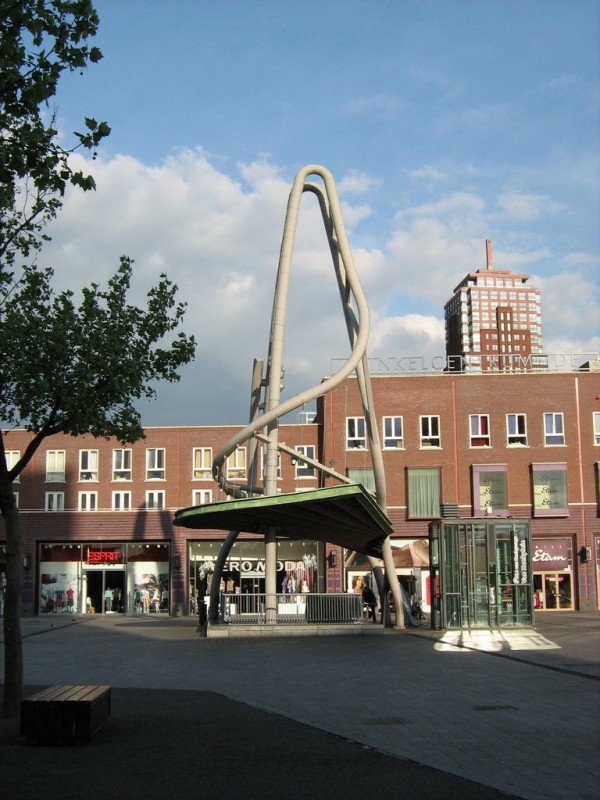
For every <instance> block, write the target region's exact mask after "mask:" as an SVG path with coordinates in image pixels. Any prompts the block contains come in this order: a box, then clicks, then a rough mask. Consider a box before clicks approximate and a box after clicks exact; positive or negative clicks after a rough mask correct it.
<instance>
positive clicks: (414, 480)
mask: <svg viewBox="0 0 600 800" xmlns="http://www.w3.org/2000/svg"><path fill="white" fill-rule="evenodd" d="M348 477H349V478H351V479H352V480H353V481H355V482H356V483H362V485H363V486H365V488H367V489H374V488H375V478H374V475H373V470H372V469H349V470H348ZM406 479H407V508H408V516H409V517H410V518H415V519H423V518H424V519H431V518H435V517H439V516H440V509H441V503H442V496H441V487H442V469H441V467H408V468H407V470H406ZM471 482H472V487H471V488H472V493H473V514H474V516H488V515H492V516H499V517H502V516H508V514H509V504H508V467H507V465H506V464H486V465H473V466H472V467H471ZM567 486H568V484H567V465H566V464H565V463H545V464H532V465H531V497H532V506H533V516H534V517H558V516H561V517H562V516H568V514H569V504H568V497H567Z"/></svg>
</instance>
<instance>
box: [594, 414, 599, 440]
mask: <svg viewBox="0 0 600 800" xmlns="http://www.w3.org/2000/svg"><path fill="white" fill-rule="evenodd" d="M594 444H595V445H600V411H594Z"/></svg>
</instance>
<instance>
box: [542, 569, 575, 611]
mask: <svg viewBox="0 0 600 800" xmlns="http://www.w3.org/2000/svg"><path fill="white" fill-rule="evenodd" d="M533 595H534V598H533V600H534V606H535V608H536V610H537V611H545V610H548V611H572V610H573V591H572V585H571V574H570V573H563V572H538V573H537V574H534V576H533Z"/></svg>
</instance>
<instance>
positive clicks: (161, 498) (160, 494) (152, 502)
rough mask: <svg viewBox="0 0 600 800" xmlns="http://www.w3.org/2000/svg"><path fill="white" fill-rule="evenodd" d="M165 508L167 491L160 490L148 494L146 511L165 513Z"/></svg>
mask: <svg viewBox="0 0 600 800" xmlns="http://www.w3.org/2000/svg"><path fill="white" fill-rule="evenodd" d="M164 508H165V491H164V489H158V490H154V491H151V492H146V509H147V510H148V511H164Z"/></svg>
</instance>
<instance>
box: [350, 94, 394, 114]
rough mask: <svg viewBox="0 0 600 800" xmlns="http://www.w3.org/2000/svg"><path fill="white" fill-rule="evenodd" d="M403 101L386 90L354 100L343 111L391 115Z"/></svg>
mask: <svg viewBox="0 0 600 800" xmlns="http://www.w3.org/2000/svg"><path fill="white" fill-rule="evenodd" d="M400 106H401V103H400V100H399V99H398V97H396V95H393V94H388V93H386V92H380V93H379V94H372V95H367V96H364V97H359V98H357V99H356V100H352V101H351V102H349V103H346V105H345V106H344V108H343V111H344V113H345V114H347V115H348V116H352V117H354V116H362V115H363V114H377V115H379V116H384V117H387V116H390V115H392V114H395V113H396V111H397V110H398V109H399V108H400Z"/></svg>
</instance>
